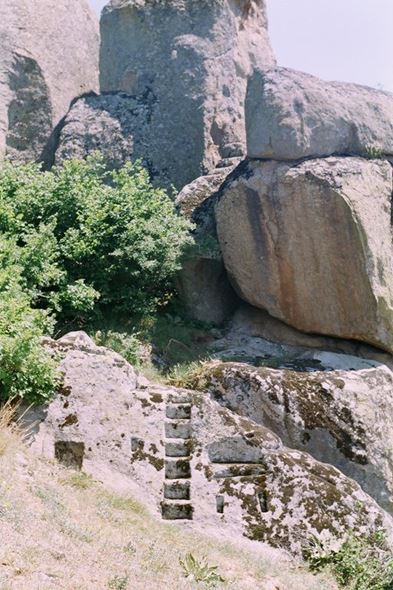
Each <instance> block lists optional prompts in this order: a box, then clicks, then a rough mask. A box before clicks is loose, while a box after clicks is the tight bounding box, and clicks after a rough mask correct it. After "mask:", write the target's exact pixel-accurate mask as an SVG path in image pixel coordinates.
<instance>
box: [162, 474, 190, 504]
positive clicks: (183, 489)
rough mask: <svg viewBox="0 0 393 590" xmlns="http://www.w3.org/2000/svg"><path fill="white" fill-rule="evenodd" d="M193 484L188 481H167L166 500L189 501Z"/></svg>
mask: <svg viewBox="0 0 393 590" xmlns="http://www.w3.org/2000/svg"><path fill="white" fill-rule="evenodd" d="M190 490H191V482H190V481H189V480H188V481H187V480H177V479H174V480H172V481H166V482H165V483H164V498H165V499H166V500H189V499H190Z"/></svg>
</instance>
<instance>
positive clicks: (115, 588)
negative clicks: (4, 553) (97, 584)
mask: <svg viewBox="0 0 393 590" xmlns="http://www.w3.org/2000/svg"><path fill="white" fill-rule="evenodd" d="M108 588H109V589H110V590H127V588H128V576H114V577H113V578H111V579H110V580H109V582H108Z"/></svg>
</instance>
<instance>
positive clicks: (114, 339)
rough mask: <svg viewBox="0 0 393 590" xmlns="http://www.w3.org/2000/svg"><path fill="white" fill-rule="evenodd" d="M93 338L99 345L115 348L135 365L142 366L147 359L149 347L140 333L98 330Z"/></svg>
mask: <svg viewBox="0 0 393 590" xmlns="http://www.w3.org/2000/svg"><path fill="white" fill-rule="evenodd" d="M93 338H94V340H95V342H96V344H97V345H98V346H105V348H110V349H111V350H114V351H115V352H117V353H118V354H120V355H121V356H122V357H123V358H125V359H126V360H127V361H128V362H129V363H130V364H131V365H133V366H134V367H140V366H142V365H143V364H144V361H145V360H147V357H148V347H147V345H144V344H143V342H142V341H141V338H140V335H139V333H131V334H129V333H127V332H117V331H115V330H98V331H97V332H95V333H94V334H93Z"/></svg>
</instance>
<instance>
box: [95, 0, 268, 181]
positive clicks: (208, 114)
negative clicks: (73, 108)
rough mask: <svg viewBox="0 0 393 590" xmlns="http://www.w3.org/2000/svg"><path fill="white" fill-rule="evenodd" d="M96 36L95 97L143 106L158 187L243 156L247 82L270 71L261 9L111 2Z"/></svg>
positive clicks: (245, 2)
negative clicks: (147, 105)
mask: <svg viewBox="0 0 393 590" xmlns="http://www.w3.org/2000/svg"><path fill="white" fill-rule="evenodd" d="M101 36H102V43H101V60H100V81H101V82H100V83H101V91H102V92H104V93H105V92H123V93H125V94H128V95H136V96H144V97H145V98H148V97H149V98H150V99H151V101H152V103H153V108H152V113H151V118H150V126H149V133H148V134H147V136H146V137H145V141H146V144H147V146H148V150H147V151H148V153H149V157H150V159H151V161H152V163H153V164H154V168H155V170H156V173H157V174H158V175H159V176H160V179H161V183H162V184H174V185H175V186H176V187H177V188H178V189H179V190H180V189H181V188H182V187H183V186H185V185H186V184H188V183H189V182H191V181H192V180H194V179H195V178H197V177H199V176H200V175H201V174H204V173H206V172H207V171H209V172H210V171H211V170H213V169H214V168H215V166H216V165H217V163H218V162H219V161H220V160H221V159H222V158H226V157H230V156H239V155H242V154H243V153H244V151H245V123H244V100H245V95H246V86H247V77H248V76H249V75H250V73H251V71H252V68H253V67H255V66H260V67H265V66H271V65H273V64H274V63H275V62H274V57H273V54H272V50H271V47H270V43H269V39H268V33H267V17H266V6H265V1H264V0H224V1H221V0H199V1H198V2H195V0H164V1H160V2H158V1H157V0H143V1H142V2H140V1H139V0H112V1H111V2H109V4H108V5H107V6H106V7H105V9H104V11H103V14H102V18H101Z"/></svg>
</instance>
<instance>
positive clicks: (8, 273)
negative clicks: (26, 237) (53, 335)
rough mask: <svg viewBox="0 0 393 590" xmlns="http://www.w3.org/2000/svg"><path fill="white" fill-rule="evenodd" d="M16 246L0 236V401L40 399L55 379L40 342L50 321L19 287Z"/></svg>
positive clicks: (42, 398) (52, 362)
mask: <svg viewBox="0 0 393 590" xmlns="http://www.w3.org/2000/svg"><path fill="white" fill-rule="evenodd" d="M17 252H18V250H17V248H16V246H15V244H13V243H12V242H8V241H7V240H5V239H0V401H5V400H7V399H9V398H12V397H16V396H19V397H22V398H24V399H25V400H26V401H28V402H36V401H44V400H45V399H48V398H49V397H50V395H51V393H52V391H53V387H54V384H55V381H56V374H55V362H54V361H53V360H52V359H51V358H50V356H49V354H48V353H47V352H46V351H45V350H44V349H43V348H42V346H41V345H40V339H41V336H42V334H43V333H44V332H46V333H49V332H50V331H51V328H52V322H51V319H50V317H49V316H48V314H47V313H46V312H44V311H42V310H38V309H33V308H32V307H31V299H30V297H29V295H28V294H27V293H26V292H24V291H23V289H22V287H21V282H22V281H21V278H20V272H21V268H20V267H19V266H18V265H17V264H15V262H14V258H16V257H17Z"/></svg>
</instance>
